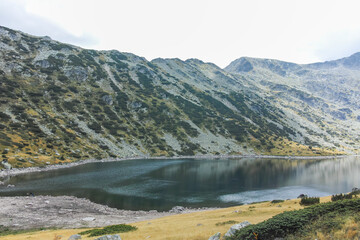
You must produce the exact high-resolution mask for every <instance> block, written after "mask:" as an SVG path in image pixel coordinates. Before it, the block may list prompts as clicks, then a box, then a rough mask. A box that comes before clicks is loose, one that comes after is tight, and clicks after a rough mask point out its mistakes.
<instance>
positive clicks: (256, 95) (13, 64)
mask: <svg viewBox="0 0 360 240" xmlns="http://www.w3.org/2000/svg"><path fill="white" fill-rule="evenodd" d="M357 56H358V55H356V56H354V57H353V56H352V57H350V58H346V59H341V60H338V61H335V62H334V63H332V62H325V63H318V64H310V65H298V64H293V63H286V62H281V61H276V60H266V59H254V58H240V59H238V60H236V61H234V62H233V63H231V64H230V65H229V66H228V67H226V68H225V69H221V68H219V67H218V66H216V65H215V64H212V63H204V62H202V61H201V60H198V59H189V60H186V61H182V60H180V59H154V60H152V61H147V60H146V59H145V58H142V57H139V56H136V55H134V54H131V53H121V52H118V51H115V50H111V51H95V50H88V49H83V48H80V47H77V46H73V45H69V44H64V43H61V42H57V41H54V40H52V39H51V38H49V37H36V36H31V35H28V34H25V33H22V32H20V31H15V30H12V29H9V28H6V27H0V90H1V91H0V94H1V96H0V100H1V106H0V109H1V112H0V129H1V131H0V135H1V139H0V150H1V151H2V160H6V161H8V162H9V163H10V164H11V165H12V166H15V167H27V166H42V165H46V164H53V163H62V162H70V161H76V160H79V159H87V158H106V157H133V156H137V157H149V156H178V155H203V154H214V155H218V154H278V155H323V154H338V153H342V152H349V153H352V152H356V151H357V149H358V147H359V138H358V135H357V134H356V133H357V132H359V131H358V130H359V120H360V117H359V115H360V112H359V107H358V106H359V102H358V100H357V99H358V98H356V96H358V95H357V94H358V92H359V87H358V86H359V83H360V81H359V79H358V78H357V76H359V75H358V74H357V73H358V71H359V70H358V69H360V68H358V67H357V64H358V60H357V59H358V57H357ZM349 130H350V131H349Z"/></svg>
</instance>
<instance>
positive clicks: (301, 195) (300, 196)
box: [297, 194, 307, 198]
mask: <svg viewBox="0 0 360 240" xmlns="http://www.w3.org/2000/svg"><path fill="white" fill-rule="evenodd" d="M305 197H307V195H305V194H300V195H299V196H298V197H297V198H305Z"/></svg>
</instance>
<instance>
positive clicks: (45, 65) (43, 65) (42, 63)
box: [35, 60, 51, 68]
mask: <svg viewBox="0 0 360 240" xmlns="http://www.w3.org/2000/svg"><path fill="white" fill-rule="evenodd" d="M35 66H39V67H41V68H49V67H51V64H50V63H49V61H47V60H40V61H37V62H36V63H35Z"/></svg>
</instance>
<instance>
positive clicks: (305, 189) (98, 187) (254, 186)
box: [0, 157, 360, 210]
mask: <svg viewBox="0 0 360 240" xmlns="http://www.w3.org/2000/svg"><path fill="white" fill-rule="evenodd" d="M359 170H360V161H359V158H358V157H347V158H343V159H329V160H314V159H313V160H311V159H310V160H309V159H307V160H305V159H302V160H294V159H258V158H254V159H218V160H214V159H212V160H206V159H201V160H191V159H183V160H131V161H123V162H112V163H92V164H87V165H83V166H81V167H77V168H68V169H61V170H56V171H51V172H44V173H36V174H28V175H23V176H16V177H13V178H11V179H10V181H9V182H8V183H10V184H14V185H16V187H14V188H6V187H2V188H0V195H24V194H26V192H35V193H36V194H50V195H66V194H69V195H73V196H78V197H86V198H88V199H91V200H92V201H95V202H98V203H102V204H107V205H109V206H113V207H117V208H125V209H144V210H145V209H147V210H149V209H158V210H166V209H171V208H172V207H173V206H175V205H183V206H189V207H204V206H211V207H216V206H222V207H224V206H230V205H234V204H238V203H247V202H254V201H260V199H261V200H272V199H279V198H282V199H287V198H294V197H297V196H298V195H299V194H300V193H305V194H309V195H312V196H324V195H330V194H334V193H339V192H347V191H350V190H351V189H352V188H353V187H359V185H358V184H359V182H360V175H358V172H360V171H359Z"/></svg>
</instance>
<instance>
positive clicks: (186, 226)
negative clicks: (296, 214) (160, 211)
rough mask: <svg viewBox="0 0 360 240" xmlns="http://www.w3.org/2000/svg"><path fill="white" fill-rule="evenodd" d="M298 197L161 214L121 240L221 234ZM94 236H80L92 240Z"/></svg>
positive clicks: (39, 236)
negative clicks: (274, 201) (183, 212)
mask: <svg viewBox="0 0 360 240" xmlns="http://www.w3.org/2000/svg"><path fill="white" fill-rule="evenodd" d="M328 201H330V197H323V198H321V202H328ZM299 202H300V200H299V199H294V200H287V201H284V202H280V203H271V202H263V203H256V204H250V205H242V206H236V207H230V208H222V209H217V210H211V211H203V212H196V213H188V214H179V215H173V216H167V217H162V218H158V219H153V220H149V221H143V222H137V223H132V224H131V225H132V226H135V227H137V228H138V229H137V230H136V231H132V232H127V233H121V234H120V236H121V238H122V239H123V240H138V239H159V240H170V239H171V240H180V239H181V240H182V239H194V240H207V239H208V238H209V237H210V236H211V235H213V234H215V233H216V232H221V234H222V235H223V234H224V233H225V232H226V231H227V230H228V229H229V228H230V227H231V226H232V225H233V224H234V223H233V222H243V221H249V222H250V223H252V224H255V223H259V222H262V221H264V220H266V219H269V218H271V217H273V216H274V215H277V214H279V213H282V212H284V211H291V210H296V209H301V208H303V207H302V206H300V204H299ZM85 230H87V229H58V230H46V231H38V232H29V233H23V234H16V235H7V236H4V237H0V239H7V240H15V239H16V240H21V239H27V240H28V239H34V240H35V239H36V240H49V239H50V240H53V239H54V240H67V239H68V238H69V237H70V236H71V235H73V234H78V233H80V232H82V231H85ZM95 238H96V237H90V238H87V237H86V236H82V239H95Z"/></svg>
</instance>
